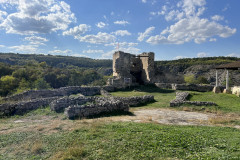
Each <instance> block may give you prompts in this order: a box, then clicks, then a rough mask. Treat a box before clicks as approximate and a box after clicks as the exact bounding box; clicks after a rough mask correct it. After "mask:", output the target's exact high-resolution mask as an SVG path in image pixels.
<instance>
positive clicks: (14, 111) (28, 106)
mask: <svg viewBox="0 0 240 160" xmlns="http://www.w3.org/2000/svg"><path fill="white" fill-rule="evenodd" d="M56 99H58V97H51V98H41V99H35V100H31V101H25V102H17V103H4V104H1V105H0V117H5V116H13V115H23V114H25V113H27V112H29V111H32V110H36V109H38V108H39V107H45V106H47V105H49V103H51V102H52V101H53V100H56Z"/></svg>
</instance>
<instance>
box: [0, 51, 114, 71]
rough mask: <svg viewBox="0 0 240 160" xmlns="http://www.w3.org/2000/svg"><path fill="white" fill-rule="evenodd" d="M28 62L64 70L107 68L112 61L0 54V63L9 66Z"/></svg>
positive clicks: (110, 65)
mask: <svg viewBox="0 0 240 160" xmlns="http://www.w3.org/2000/svg"><path fill="white" fill-rule="evenodd" d="M30 61H37V62H39V63H40V62H46V63H47V64H48V65H49V66H52V67H58V68H64V67H66V66H68V65H72V66H78V67H81V68H100V67H103V68H109V67H112V60H101V59H91V58H84V57H71V56H53V55H38V54H15V53H0V62H3V63H7V64H10V65H25V64H27V63H28V62H30Z"/></svg>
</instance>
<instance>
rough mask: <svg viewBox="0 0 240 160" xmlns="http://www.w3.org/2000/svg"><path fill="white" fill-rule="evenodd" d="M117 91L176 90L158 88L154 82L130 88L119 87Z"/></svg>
mask: <svg viewBox="0 0 240 160" xmlns="http://www.w3.org/2000/svg"><path fill="white" fill-rule="evenodd" d="M117 91H122V92H129V91H139V92H148V93H173V92H175V90H170V89H161V88H158V87H156V86H155V85H154V84H148V85H140V86H136V87H129V88H125V89H119V90H117Z"/></svg>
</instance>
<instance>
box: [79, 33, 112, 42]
mask: <svg viewBox="0 0 240 160" xmlns="http://www.w3.org/2000/svg"><path fill="white" fill-rule="evenodd" d="M78 40H79V41H80V42H87V43H92V44H105V43H111V42H114V41H115V40H116V37H115V36H114V35H111V34H108V33H102V32H98V34H96V35H94V34H91V35H86V36H84V37H78Z"/></svg>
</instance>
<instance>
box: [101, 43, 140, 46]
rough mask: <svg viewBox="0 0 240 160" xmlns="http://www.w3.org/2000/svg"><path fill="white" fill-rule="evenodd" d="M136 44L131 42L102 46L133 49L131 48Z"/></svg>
mask: <svg viewBox="0 0 240 160" xmlns="http://www.w3.org/2000/svg"><path fill="white" fill-rule="evenodd" d="M137 45H138V43H133V42H119V43H109V44H105V45H104V46H106V47H107V46H114V47H117V46H119V47H133V46H137Z"/></svg>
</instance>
